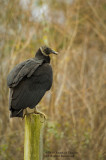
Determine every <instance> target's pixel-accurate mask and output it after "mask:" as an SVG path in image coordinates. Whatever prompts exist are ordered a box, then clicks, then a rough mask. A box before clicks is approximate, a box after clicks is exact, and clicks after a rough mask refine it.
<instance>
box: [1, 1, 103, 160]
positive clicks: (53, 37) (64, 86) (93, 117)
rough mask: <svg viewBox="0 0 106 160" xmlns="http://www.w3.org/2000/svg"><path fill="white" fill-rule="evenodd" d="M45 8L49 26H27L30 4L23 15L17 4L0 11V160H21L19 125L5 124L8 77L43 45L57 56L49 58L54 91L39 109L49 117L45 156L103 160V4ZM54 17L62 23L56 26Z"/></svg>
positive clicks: (21, 126)
mask: <svg viewBox="0 0 106 160" xmlns="http://www.w3.org/2000/svg"><path fill="white" fill-rule="evenodd" d="M47 2H48V4H49V8H50V10H49V16H50V17H51V20H49V21H46V20H45V19H44V20H43V21H42V22H34V21H32V20H30V16H31V7H32V3H33V2H31V3H30V4H29V7H28V9H27V10H25V9H22V7H21V6H20V4H19V1H18V0H14V1H13V3H9V2H8V1H6V2H4V1H2V2H1V5H0V17H1V20H0V22H1V25H0V31H1V34H0V40H1V43H0V64H1V66H0V75H1V76H0V77H1V78H0V160H14V159H15V160H22V159H23V141H24V121H22V120H20V119H12V120H10V119H9V111H8V88H7V85H6V77H7V74H8V72H9V70H10V69H11V68H13V66H14V65H15V64H17V63H19V62H21V61H23V60H25V59H28V58H30V57H33V56H34V54H35V51H36V50H37V49H38V48H39V46H40V45H42V44H48V45H49V46H51V47H53V48H55V49H56V50H57V51H59V52H60V54H59V55H58V57H53V56H52V66H53V70H54V83H53V87H52V89H51V91H50V92H49V93H47V94H46V95H45V98H43V100H42V101H41V103H40V110H42V111H44V112H45V113H46V114H47V115H48V121H47V122H46V126H45V132H44V153H45V151H51V152H52V151H58V152H59V151H62V152H65V151H76V152H78V154H77V155H76V156H75V157H74V159H76V160H85V159H86V160H94V159H95V160H105V158H106V127H105V126H106V125H105V122H106V116H105V115H106V79H105V78H106V73H105V72H106V46H105V44H106V16H105V15H106V3H105V0H102V1H99V0H97V1H96V0H94V1H92V0H89V1H85V0H79V1H75V2H73V3H72V4H67V3H65V2H64V1H62V2H60V1H56V0H55V1H47ZM42 3H44V2H42ZM40 5H42V4H40ZM59 13H62V15H63V16H62V17H64V18H63V20H62V22H59V21H58V22H57V19H56V17H57V18H58V14H59ZM49 159H50V160H55V159H56V160H60V159H59V158H49ZM49 159H48V158H45V160H49ZM67 159H68V158H64V160H67ZM69 159H71V158H69Z"/></svg>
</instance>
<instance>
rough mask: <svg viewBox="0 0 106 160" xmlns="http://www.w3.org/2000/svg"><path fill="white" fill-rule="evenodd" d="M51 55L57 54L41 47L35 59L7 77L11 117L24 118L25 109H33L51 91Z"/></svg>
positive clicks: (24, 63) (23, 64)
mask: <svg viewBox="0 0 106 160" xmlns="http://www.w3.org/2000/svg"><path fill="white" fill-rule="evenodd" d="M51 53H53V54H57V52H56V51H54V50H52V49H51V48H49V47H47V46H41V47H40V48H39V49H38V51H37V53H36V55H35V57H34V58H32V59H28V60H26V61H24V62H22V63H20V64H18V65H16V66H15V67H14V68H13V69H12V70H11V72H10V73H9V75H8V76H7V85H8V87H9V88H10V94H9V110H10V117H23V111H24V109H26V108H27V107H29V108H31V109H33V108H34V107H35V106H36V105H37V104H38V103H39V102H40V100H41V99H42V97H43V96H44V94H45V92H46V91H48V90H50V88H51V86H52V80H53V73H52V67H51V65H50V56H49V55H50V54H51Z"/></svg>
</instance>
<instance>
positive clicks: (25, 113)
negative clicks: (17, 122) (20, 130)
mask: <svg viewBox="0 0 106 160" xmlns="http://www.w3.org/2000/svg"><path fill="white" fill-rule="evenodd" d="M28 114H29V113H28V111H27V109H24V113H23V118H22V120H23V119H24V118H25V115H28Z"/></svg>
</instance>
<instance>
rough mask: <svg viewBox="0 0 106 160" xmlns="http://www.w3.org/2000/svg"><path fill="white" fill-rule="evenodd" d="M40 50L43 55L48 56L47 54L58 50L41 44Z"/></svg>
mask: <svg viewBox="0 0 106 160" xmlns="http://www.w3.org/2000/svg"><path fill="white" fill-rule="evenodd" d="M40 50H41V52H42V54H43V55H44V56H49V54H58V52H56V51H54V50H52V49H51V48H49V47H48V46H41V47H40Z"/></svg>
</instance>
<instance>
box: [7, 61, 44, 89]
mask: <svg viewBox="0 0 106 160" xmlns="http://www.w3.org/2000/svg"><path fill="white" fill-rule="evenodd" d="M42 63H43V60H35V59H29V60H27V61H24V62H22V63H20V64H18V65H16V66H15V67H14V68H13V70H12V71H11V72H10V73H9V75H8V77H7V85H8V87H9V88H13V87H15V86H17V85H18V84H19V82H20V81H21V80H22V79H23V77H25V76H27V77H30V76H31V75H32V74H33V73H34V71H35V70H36V69H37V68H38V67H39V66H40V65H42Z"/></svg>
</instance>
